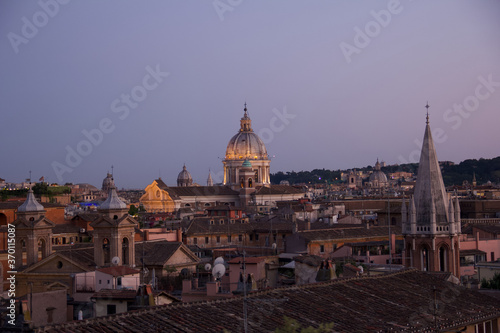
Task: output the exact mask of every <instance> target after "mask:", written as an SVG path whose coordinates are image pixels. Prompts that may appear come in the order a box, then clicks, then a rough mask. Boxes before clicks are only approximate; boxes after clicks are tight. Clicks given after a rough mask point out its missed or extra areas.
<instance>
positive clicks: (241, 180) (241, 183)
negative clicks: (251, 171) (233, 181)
mask: <svg viewBox="0 0 500 333" xmlns="http://www.w3.org/2000/svg"><path fill="white" fill-rule="evenodd" d="M240 187H241V188H243V187H245V180H244V179H243V178H241V179H240Z"/></svg>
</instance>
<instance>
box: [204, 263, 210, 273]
mask: <svg viewBox="0 0 500 333" xmlns="http://www.w3.org/2000/svg"><path fill="white" fill-rule="evenodd" d="M211 269H212V265H210V264H206V265H205V270H206V271H207V272H208V271H210V270H211Z"/></svg>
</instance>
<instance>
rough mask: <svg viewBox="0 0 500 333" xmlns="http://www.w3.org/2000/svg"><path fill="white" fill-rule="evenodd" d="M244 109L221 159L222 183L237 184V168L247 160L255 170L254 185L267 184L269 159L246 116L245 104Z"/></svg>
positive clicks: (268, 180)
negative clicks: (236, 131)
mask: <svg viewBox="0 0 500 333" xmlns="http://www.w3.org/2000/svg"><path fill="white" fill-rule="evenodd" d="M244 111H245V113H244V114H243V118H241V120H240V130H239V131H238V133H237V134H236V135H234V136H233V137H232V138H231V140H229V143H228V144H227V149H226V156H225V159H224V161H223V164H224V184H225V185H236V184H239V183H240V180H239V178H240V177H239V169H240V168H241V167H242V165H243V162H244V161H245V160H248V161H249V162H248V163H250V164H251V168H252V169H253V170H254V171H255V180H254V183H255V185H269V184H270V177H269V172H270V171H269V167H270V160H269V157H268V155H267V150H266V146H265V145H264V142H262V140H261V139H260V138H259V136H258V135H257V134H255V133H254V131H253V129H252V120H251V119H250V117H248V110H247V107H246V104H245V109H244ZM248 163H247V164H248Z"/></svg>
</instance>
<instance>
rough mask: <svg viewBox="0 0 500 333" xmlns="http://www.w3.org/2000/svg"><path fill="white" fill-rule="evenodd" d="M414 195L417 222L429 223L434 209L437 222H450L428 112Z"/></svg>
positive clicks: (446, 197) (446, 198)
mask: <svg viewBox="0 0 500 333" xmlns="http://www.w3.org/2000/svg"><path fill="white" fill-rule="evenodd" d="M426 108H427V110H428V109H429V104H427V105H426ZM427 112H428V111H427ZM414 195H415V206H416V207H415V208H416V212H417V224H425V225H429V223H430V221H431V217H432V210H435V216H436V222H437V223H442V222H449V220H448V196H447V194H446V189H445V187H444V182H443V177H442V175H441V168H440V166H439V162H438V158H437V154H436V148H435V147H434V141H433V139H432V133H431V128H430V126H429V114H428V113H427V117H426V126H425V134H424V140H423V143H422V151H421V154H420V162H419V165H418V176H417V183H416V184H415V192H414ZM433 206H434V207H433Z"/></svg>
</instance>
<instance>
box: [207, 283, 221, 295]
mask: <svg viewBox="0 0 500 333" xmlns="http://www.w3.org/2000/svg"><path fill="white" fill-rule="evenodd" d="M219 284H220V282H207V296H215V295H217V292H218V291H219Z"/></svg>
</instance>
